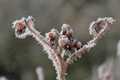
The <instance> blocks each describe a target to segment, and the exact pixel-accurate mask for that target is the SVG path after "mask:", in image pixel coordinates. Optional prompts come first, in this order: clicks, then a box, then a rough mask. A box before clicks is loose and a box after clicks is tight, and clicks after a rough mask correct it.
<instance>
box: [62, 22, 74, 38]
mask: <svg viewBox="0 0 120 80" xmlns="http://www.w3.org/2000/svg"><path fill="white" fill-rule="evenodd" d="M60 33H61V35H67V36H71V35H72V33H73V30H72V29H71V28H70V26H69V25H68V24H63V26H62V31H61V32H60Z"/></svg>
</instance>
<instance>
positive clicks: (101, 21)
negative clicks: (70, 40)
mask: <svg viewBox="0 0 120 80" xmlns="http://www.w3.org/2000/svg"><path fill="white" fill-rule="evenodd" d="M114 22H115V20H114V19H113V18H111V17H105V18H98V19H97V21H93V22H92V23H91V24H90V28H89V33H90V34H91V35H94V36H97V35H98V34H99V33H100V31H101V30H102V29H103V28H104V27H105V26H107V25H108V23H109V24H113V23H114Z"/></svg>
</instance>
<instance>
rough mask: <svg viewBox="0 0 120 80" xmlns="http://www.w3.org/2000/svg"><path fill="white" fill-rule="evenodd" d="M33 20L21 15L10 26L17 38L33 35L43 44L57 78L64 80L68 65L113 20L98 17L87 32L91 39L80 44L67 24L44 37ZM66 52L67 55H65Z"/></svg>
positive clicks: (105, 29)
mask: <svg viewBox="0 0 120 80" xmlns="http://www.w3.org/2000/svg"><path fill="white" fill-rule="evenodd" d="M34 21H35V19H34V18H33V17H31V16H28V18H24V17H23V18H21V19H20V20H16V21H14V22H13V27H12V28H14V30H15V35H16V37H17V38H25V37H26V36H33V37H34V38H35V39H36V40H37V41H38V43H40V44H41V45H42V46H43V48H44V51H45V52H46V53H47V54H48V58H49V59H51V60H52V62H53V65H54V67H55V70H56V73H57V79H58V80H65V75H66V69H67V67H68V65H69V64H71V63H72V62H73V61H74V60H75V59H76V58H78V57H80V58H81V56H82V54H83V53H85V51H89V50H90V49H91V48H92V47H94V46H95V45H96V44H97V42H98V41H99V39H100V38H102V36H103V35H105V32H106V31H107V30H108V28H109V24H113V23H114V22H115V20H114V19H113V18H111V17H105V18H98V19H97V21H94V22H92V23H91V24H90V27H89V33H90V35H93V39H92V40H90V41H88V42H87V44H85V45H83V46H82V43H81V41H79V40H78V39H77V38H76V37H75V36H74V34H73V29H72V28H71V27H70V26H69V25H68V24H63V25H62V27H61V31H60V32H59V31H58V30H56V29H54V28H53V29H51V30H50V32H47V33H46V34H45V37H44V36H42V35H41V34H40V32H38V31H37V30H36V29H35V25H34ZM66 54H67V55H68V56H65V55H66ZM105 75H106V74H105Z"/></svg>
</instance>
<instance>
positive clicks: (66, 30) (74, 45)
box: [59, 24, 82, 51]
mask: <svg viewBox="0 0 120 80" xmlns="http://www.w3.org/2000/svg"><path fill="white" fill-rule="evenodd" d="M60 34H61V36H60V38H59V45H60V46H62V47H63V48H64V49H65V50H69V51H70V50H72V49H76V50H78V49H80V48H81V45H82V44H81V42H79V41H78V40H77V38H75V37H74V36H73V30H72V29H71V27H70V26H69V25H68V24H63V26H62V31H61V32H60Z"/></svg>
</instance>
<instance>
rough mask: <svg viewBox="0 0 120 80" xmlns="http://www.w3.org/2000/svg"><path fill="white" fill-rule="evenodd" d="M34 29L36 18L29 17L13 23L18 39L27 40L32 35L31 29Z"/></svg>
mask: <svg viewBox="0 0 120 80" xmlns="http://www.w3.org/2000/svg"><path fill="white" fill-rule="evenodd" d="M32 27H34V18H33V17H31V16H28V18H27V19H26V18H24V17H23V18H21V19H20V20H16V21H14V22H13V27H12V28H14V30H15V35H16V37H18V38H25V37H26V36H28V35H30V31H29V28H32Z"/></svg>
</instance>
